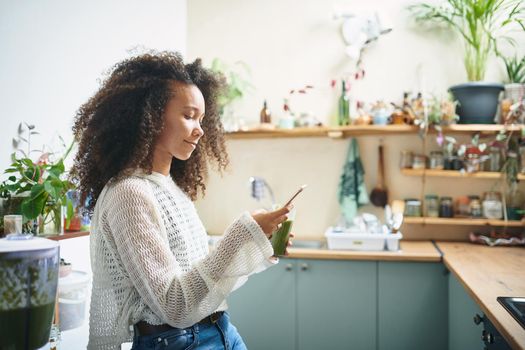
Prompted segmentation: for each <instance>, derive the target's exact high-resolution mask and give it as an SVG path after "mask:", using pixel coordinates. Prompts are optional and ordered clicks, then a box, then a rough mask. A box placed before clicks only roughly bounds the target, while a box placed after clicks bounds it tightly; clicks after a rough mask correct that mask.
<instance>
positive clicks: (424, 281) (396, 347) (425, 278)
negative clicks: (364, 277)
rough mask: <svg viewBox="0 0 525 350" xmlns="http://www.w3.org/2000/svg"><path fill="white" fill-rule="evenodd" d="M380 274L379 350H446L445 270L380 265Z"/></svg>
mask: <svg viewBox="0 0 525 350" xmlns="http://www.w3.org/2000/svg"><path fill="white" fill-rule="evenodd" d="M378 272H379V280H378V283H379V285H378V301H379V322H378V327H379V329H378V331H379V336H378V341H379V344H378V349H379V350H382V349H384V350H411V349H413V350H420V349H425V350H434V349H435V350H442V349H446V348H447V346H448V326H447V322H448V292H447V284H448V283H447V275H446V270H445V268H444V266H443V265H442V264H441V263H422V262H414V263H412V262H379V270H378Z"/></svg>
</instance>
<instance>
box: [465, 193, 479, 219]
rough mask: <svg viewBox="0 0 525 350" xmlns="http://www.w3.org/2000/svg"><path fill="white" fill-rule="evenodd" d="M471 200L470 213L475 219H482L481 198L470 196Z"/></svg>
mask: <svg viewBox="0 0 525 350" xmlns="http://www.w3.org/2000/svg"><path fill="white" fill-rule="evenodd" d="M468 198H469V213H470V216H471V217H473V218H480V217H481V216H482V212H481V201H480V200H479V196H476V195H473V196H468Z"/></svg>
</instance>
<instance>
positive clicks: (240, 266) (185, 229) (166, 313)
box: [88, 173, 273, 350]
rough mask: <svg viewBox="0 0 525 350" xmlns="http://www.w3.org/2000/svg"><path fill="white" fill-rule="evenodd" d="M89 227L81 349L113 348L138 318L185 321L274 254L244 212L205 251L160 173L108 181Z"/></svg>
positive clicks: (200, 233)
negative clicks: (89, 284) (88, 290)
mask: <svg viewBox="0 0 525 350" xmlns="http://www.w3.org/2000/svg"><path fill="white" fill-rule="evenodd" d="M91 232H92V233H91V237H90V240H91V241H90V245H91V266H92V270H93V289H92V295H91V307H90V320H89V327H90V334H89V344H88V349H108V350H109V349H111V350H113V349H120V344H121V343H123V342H127V341H131V340H132V337H133V329H132V325H133V324H135V323H136V322H138V321H141V320H145V321H147V322H148V323H150V324H154V325H158V324H164V323H167V324H169V325H171V326H173V327H178V328H184V327H188V326H191V325H193V324H195V323H196V322H198V321H199V320H201V319H203V318H204V317H206V316H207V315H210V314H211V313H213V312H215V311H219V310H225V309H226V308H227V305H226V302H225V299H226V297H227V296H228V295H229V294H230V293H231V292H232V291H233V290H235V289H236V288H238V287H239V286H240V285H242V284H243V283H244V282H245V281H246V279H247V277H248V276H249V275H250V274H253V273H254V272H259V271H262V270H263V269H264V268H266V267H268V266H270V265H271V262H270V257H271V256H272V254H273V249H272V246H271V244H270V243H269V241H268V239H267V237H266V236H265V234H264V232H263V231H262V230H261V228H260V227H259V225H258V224H257V223H256V222H255V221H254V220H253V218H252V217H251V215H250V214H249V213H247V212H245V213H244V214H243V215H242V216H241V217H240V218H239V219H237V220H236V221H234V222H233V224H232V225H231V226H230V227H229V228H228V229H227V230H226V232H225V234H224V238H223V239H222V240H221V241H220V242H219V243H218V244H217V246H216V248H215V249H214V250H213V251H212V252H211V253H210V252H209V251H208V241H207V234H206V230H205V228H204V226H203V224H202V222H201V220H200V219H199V217H198V215H197V212H196V210H195V207H194V205H193V203H192V202H191V200H190V199H189V198H188V196H187V195H186V194H185V193H184V192H183V191H182V190H181V189H180V188H179V187H177V185H176V184H175V183H174V182H173V180H172V179H171V178H170V177H169V176H164V175H162V174H159V173H152V174H149V175H146V174H142V173H136V174H134V175H133V176H129V177H127V178H125V179H122V180H119V181H110V182H109V183H108V184H107V185H106V186H105V187H104V189H103V190H102V192H101V194H100V196H99V198H98V200H97V204H96V206H95V210H94V214H93V218H92V226H91Z"/></svg>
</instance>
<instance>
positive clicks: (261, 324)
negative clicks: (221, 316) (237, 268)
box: [228, 259, 297, 350]
mask: <svg viewBox="0 0 525 350" xmlns="http://www.w3.org/2000/svg"><path fill="white" fill-rule="evenodd" d="M296 265H297V264H296V263H295V262H294V261H293V260H291V259H281V261H280V262H279V264H277V265H276V266H272V267H271V268H269V269H267V270H265V271H263V272H261V273H258V274H255V275H253V276H251V277H250V278H248V281H247V282H246V284H244V285H243V286H241V287H240V288H239V289H237V290H236V291H234V292H233V293H232V294H231V295H230V297H228V312H229V313H230V315H231V322H232V323H233V325H234V326H235V327H237V330H238V331H239V333H240V334H241V336H242V338H243V340H244V342H245V343H246V346H247V347H248V349H250V350H268V349H274V350H293V349H295V348H296V330H295V326H296V319H295V317H296V310H297V308H296V282H295V278H296V276H295V271H296V269H297V266H296Z"/></svg>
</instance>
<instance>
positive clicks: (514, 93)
mask: <svg viewBox="0 0 525 350" xmlns="http://www.w3.org/2000/svg"><path fill="white" fill-rule="evenodd" d="M501 58H502V60H503V62H504V63H505V70H506V73H507V83H506V84H505V99H508V100H510V103H511V104H512V103H516V102H519V101H521V100H523V99H524V93H525V56H523V57H522V58H518V56H513V57H504V56H501Z"/></svg>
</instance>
